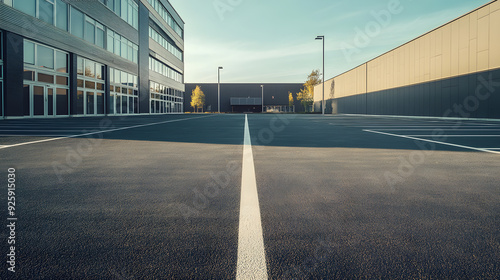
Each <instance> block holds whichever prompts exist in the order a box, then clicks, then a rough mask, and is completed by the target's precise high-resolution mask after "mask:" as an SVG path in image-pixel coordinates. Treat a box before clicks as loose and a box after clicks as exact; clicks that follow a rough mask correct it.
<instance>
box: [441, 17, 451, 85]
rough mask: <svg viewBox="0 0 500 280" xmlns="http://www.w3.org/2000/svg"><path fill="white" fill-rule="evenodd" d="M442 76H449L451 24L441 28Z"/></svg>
mask: <svg viewBox="0 0 500 280" xmlns="http://www.w3.org/2000/svg"><path fill="white" fill-rule="evenodd" d="M442 29H443V68H442V69H443V71H442V73H443V77H450V76H451V26H450V25H446V26H444V27H443V28H442Z"/></svg>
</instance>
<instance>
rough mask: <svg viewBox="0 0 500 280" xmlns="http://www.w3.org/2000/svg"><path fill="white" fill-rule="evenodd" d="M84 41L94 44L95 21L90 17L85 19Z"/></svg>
mask: <svg viewBox="0 0 500 280" xmlns="http://www.w3.org/2000/svg"><path fill="white" fill-rule="evenodd" d="M85 41H87V42H90V43H92V44H95V23H94V20H93V19H91V18H87V20H86V21H85Z"/></svg>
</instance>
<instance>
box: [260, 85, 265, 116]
mask: <svg viewBox="0 0 500 280" xmlns="http://www.w3.org/2000/svg"><path fill="white" fill-rule="evenodd" d="M260 87H261V88H262V113H264V85H260Z"/></svg>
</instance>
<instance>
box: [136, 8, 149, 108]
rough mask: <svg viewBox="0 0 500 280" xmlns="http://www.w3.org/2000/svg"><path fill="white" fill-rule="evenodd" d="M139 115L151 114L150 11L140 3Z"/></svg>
mask: <svg viewBox="0 0 500 280" xmlns="http://www.w3.org/2000/svg"><path fill="white" fill-rule="evenodd" d="M138 4H139V63H138V68H139V113H140V114H147V113H149V109H150V106H149V103H150V102H149V101H150V94H149V10H148V9H147V8H146V6H144V4H142V3H141V2H140V1H139V3H138Z"/></svg>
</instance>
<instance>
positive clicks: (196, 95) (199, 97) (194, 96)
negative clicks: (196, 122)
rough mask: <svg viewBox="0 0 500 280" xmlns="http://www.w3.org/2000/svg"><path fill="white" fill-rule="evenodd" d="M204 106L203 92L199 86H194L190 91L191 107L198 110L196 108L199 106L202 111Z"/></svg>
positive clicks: (195, 110) (196, 110)
mask: <svg viewBox="0 0 500 280" xmlns="http://www.w3.org/2000/svg"><path fill="white" fill-rule="evenodd" d="M204 106H205V94H204V93H203V91H202V90H201V87H200V86H196V88H195V89H193V91H192V93H191V107H193V109H194V112H198V109H199V108H201V111H202V112H203V107H204Z"/></svg>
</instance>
